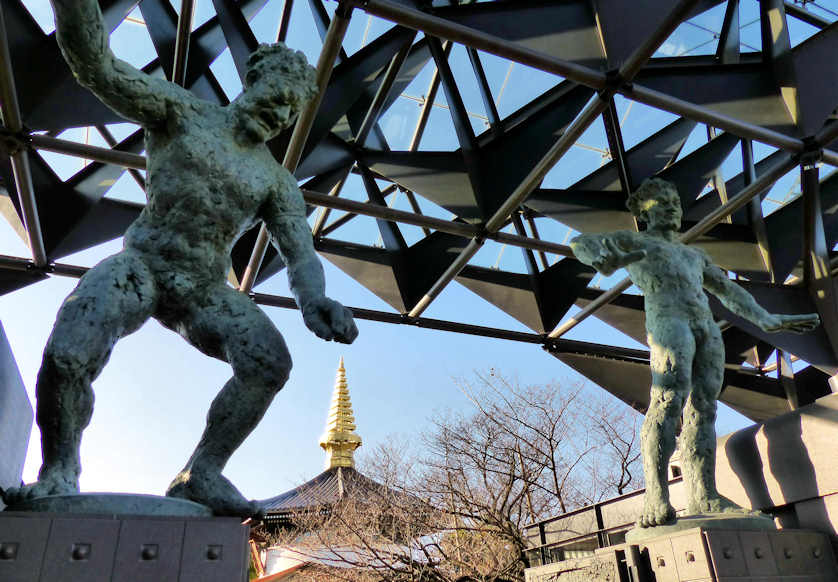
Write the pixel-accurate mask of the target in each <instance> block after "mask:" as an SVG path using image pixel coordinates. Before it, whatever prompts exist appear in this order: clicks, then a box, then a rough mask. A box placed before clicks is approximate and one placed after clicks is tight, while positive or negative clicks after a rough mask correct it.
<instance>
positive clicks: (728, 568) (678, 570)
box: [639, 528, 838, 582]
mask: <svg viewBox="0 0 838 582" xmlns="http://www.w3.org/2000/svg"><path fill="white" fill-rule="evenodd" d="M639 548H640V550H641V551H642V553H643V554H644V555H645V556H646V557H648V564H649V566H650V569H651V572H652V575H653V577H652V578H650V580H656V581H657V582H687V581H696V582H698V581H702V582H704V581H706V582H711V581H718V582H721V581H728V580H730V581H733V580H736V581H737V582H769V581H770V582H782V581H785V580H794V581H795V582H834V581H835V580H838V566H836V563H835V558H834V555H833V553H832V547H831V544H830V542H829V538H828V537H827V536H826V535H825V534H822V533H820V532H813V531H806V530H777V531H773V532H772V531H755V530H735V529H706V528H695V529H691V530H686V531H683V532H679V533H675V534H671V535H663V536H660V537H656V538H651V539H648V540H645V541H644V542H642V543H641V544H639ZM644 582H645V581H644Z"/></svg>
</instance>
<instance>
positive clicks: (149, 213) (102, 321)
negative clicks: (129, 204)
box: [5, 0, 358, 515]
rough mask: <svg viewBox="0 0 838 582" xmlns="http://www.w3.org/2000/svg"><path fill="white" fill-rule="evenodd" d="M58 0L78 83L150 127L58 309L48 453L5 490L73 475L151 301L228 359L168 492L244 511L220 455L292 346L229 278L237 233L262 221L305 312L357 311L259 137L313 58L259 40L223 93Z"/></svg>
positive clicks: (17, 497)
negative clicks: (186, 84)
mask: <svg viewBox="0 0 838 582" xmlns="http://www.w3.org/2000/svg"><path fill="white" fill-rule="evenodd" d="M52 5H53V8H54V10H55V20H56V27H57V35H58V43H59V46H60V47H61V50H62V52H63V53H64V57H65V58H66V60H67V62H68V63H69V65H70V68H71V69H72V71H73V73H74V74H75V76H76V78H77V79H78V81H79V83H81V84H82V85H84V86H85V87H87V88H89V89H90V90H91V91H92V92H93V93H94V94H96V95H97V96H98V97H99V98H100V99H101V100H102V101H103V102H104V103H105V104H106V105H108V106H109V107H110V108H111V109H113V110H114V111H116V112H117V113H119V114H120V115H121V116H123V117H125V118H126V119H129V120H131V121H134V122H136V123H139V124H140V125H141V126H142V127H143V128H144V129H145V138H146V152H147V157H148V170H147V171H148V175H147V186H146V194H147V197H148V204H147V205H146V207H145V208H144V209H143V211H142V213H141V214H140V216H139V218H138V219H137V220H136V221H135V222H134V223H133V224H132V225H131V226H130V227H129V229H128V230H127V232H126V233H125V238H124V248H123V250H122V251H121V252H119V253H117V254H116V255H113V256H111V257H109V258H107V259H105V260H104V261H102V262H101V263H100V264H98V265H97V266H96V267H94V268H93V269H91V270H90V271H89V272H88V273H87V274H86V275H85V276H84V277H82V279H81V281H80V282H79V284H78V287H76V289H75V290H74V291H73V292H72V293H71V294H70V296H69V297H67V299H66V300H65V301H64V304H63V305H62V307H61V310H60V311H59V314H58V318H57V321H56V323H55V328H54V329H53V331H52V335H51V336H50V339H49V342H48V344H47V346H46V349H45V350H44V357H43V363H42V366H41V370H40V373H39V375H38V384H37V399H38V401H37V421H38V425H39V427H40V429H41V438H42V441H41V442H42V452H43V465H42V467H41V470H40V473H39V477H38V481H37V482H36V483H33V484H31V485H27V486H24V487H22V488H21V489H17V490H13V491H9V492H6V494H5V498H6V501H7V503H9V504H10V505H14V504H15V503H16V502H20V501H23V500H26V499H28V498H32V497H39V496H44V495H53V494H67V493H74V492H77V491H78V488H79V484H78V479H79V473H80V471H81V464H80V459H79V446H80V442H81V435H82V431H83V430H84V428H85V427H86V426H87V424H88V423H89V421H90V417H91V414H92V411H93V392H92V389H91V382H93V380H94V379H95V378H96V377H97V376H98V375H99V373H100V372H101V370H102V368H103V366H104V365H105V363H106V361H107V359H108V356H109V355H110V352H111V349H112V348H113V346H114V344H115V343H116V341H117V340H119V338H121V337H124V336H125V335H128V334H130V333H132V332H133V331H135V330H136V329H138V328H139V327H140V326H141V325H142V324H143V323H144V322H145V321H146V320H147V319H148V318H149V317H154V318H156V319H157V320H158V321H160V323H162V324H163V325H164V326H166V327H168V328H169V329H172V330H174V331H176V332H177V333H179V334H180V335H181V336H183V337H184V338H185V339H186V340H187V341H188V342H189V343H191V344H192V345H193V346H195V347H196V348H198V349H199V350H201V351H202V352H203V353H205V354H207V355H209V356H212V357H214V358H218V359H221V360H224V361H226V362H228V363H229V364H230V365H231V367H232V369H233V377H232V378H231V379H230V380H229V381H228V382H227V383H226V384H225V385H224V387H223V388H222V390H221V392H220V393H219V394H218V396H217V397H216V398H215V400H214V401H213V403H212V405H211V406H210V410H209V413H208V415H207V424H206V429H205V431H204V433H203V435H202V436H201V439H200V441H199V443H198V445H197V447H196V449H195V452H194V453H193V454H192V456H191V458H190V459H189V461H188V462H187V464H186V466H185V467H184V468H183V470H182V471H181V472H180V473H179V474H178V475H177V477H175V479H174V481H173V482H172V483H171V485H170V486H169V489H168V491H167V495H170V496H175V497H182V498H186V499H191V500H194V501H197V502H200V503H203V504H206V505H208V506H210V507H211V508H212V509H213V511H214V512H215V513H216V514H229V515H251V514H254V513H256V512H258V511H259V508H258V507H256V505H255V504H254V503H252V502H249V501H247V500H246V499H245V498H244V497H243V496H242V495H241V494H240V493H239V492H238V490H237V489H236V488H235V487H234V486H233V485H232V484H231V483H230V482H229V481H228V480H227V479H225V478H224V477H223V476H222V475H221V471H222V470H223V468H224V466H225V464H226V463H227V461H228V459H229V458H230V456H231V455H232V453H233V451H235V450H236V448H238V446H239V445H240V444H241V443H242V441H243V440H244V438H245V437H246V436H247V435H248V434H249V433H250V432H251V431H252V430H253V428H254V427H255V426H256V424H257V423H258V422H259V420H260V419H261V418H262V416H263V414H264V413H265V411H266V410H267V408H268V405H269V404H270V403H271V401H272V400H273V397H274V395H275V394H276V393H277V392H278V391H279V390H280V388H281V387H282V386H283V384H284V383H285V381H286V380H287V379H288V374H289V372H290V370H291V357H290V355H289V353H288V349H287V348H286V346H285V342H284V341H283V339H282V336H281V335H280V333H279V332H278V331H277V329H276V328H275V327H274V325H273V323H272V322H271V321H270V320H269V319H268V317H267V316H266V315H265V314H264V313H263V312H262V311H261V310H260V309H259V308H258V307H257V306H256V305H255V304H254V303H253V301H252V300H251V299H250V298H248V297H247V296H246V295H244V294H242V293H239V292H238V291H236V290H235V289H233V288H231V287H230V286H228V285H227V284H226V276H227V273H228V271H229V270H230V266H231V259H230V251H231V249H232V247H233V244H234V243H235V242H236V240H237V239H238V238H239V237H240V236H241V235H242V233H243V232H245V231H246V230H248V229H249V228H251V227H252V226H254V225H255V224H258V222H259V221H264V223H265V224H266V225H267V228H268V230H269V231H270V233H271V235H272V238H273V242H274V244H275V245H276V246H277V248H278V250H279V252H280V254H281V256H282V258H283V260H284V261H285V264H286V265H287V268H288V278H289V283H290V287H291V290H292V292H293V294H294V297H295V298H296V300H297V304H298V306H299V307H300V310H301V311H302V316H303V319H304V321H305V323H306V325H307V326H308V328H309V329H310V330H311V331H313V332H314V333H315V334H317V335H318V336H319V337H321V338H323V339H325V340H336V341H341V342H346V343H350V342H352V341H353V340H354V339H355V337H356V336H357V333H358V332H357V329H356V327H355V324H354V322H353V319H352V314H351V312H350V311H349V310H348V309H346V308H345V307H343V306H342V305H340V304H339V303H337V302H335V301H333V300H331V299H329V298H327V297H326V296H325V294H324V292H325V282H324V277H323V268H322V266H321V264H320V262H319V260H318V258H317V256H316V254H315V251H314V247H313V243H312V237H311V230H310V228H309V225H308V222H307V220H306V214H305V205H304V203H303V199H302V195H301V193H300V190H299V188H298V187H297V183H296V180H295V179H294V177H293V176H292V175H291V174H290V173H289V172H288V171H287V170H286V169H285V168H283V167H282V166H281V165H279V164H278V163H277V162H276V160H275V159H274V157H273V156H272V155H271V153H270V152H269V151H268V148H267V147H266V146H265V141H267V140H269V139H271V138H273V137H275V136H276V135H278V134H279V132H280V131H281V130H282V129H283V128H285V127H287V126H288V125H289V124H290V123H291V122H292V121H293V119H294V117H295V116H296V114H297V112H298V111H299V110H300V109H301V108H302V107H303V106H304V104H305V103H306V102H307V101H308V100H309V99H311V98H312V97H313V96H314V94H315V91H316V84H315V77H314V70H313V69H312V68H311V67H310V66H309V65H308V64H307V63H306V60H305V57H304V56H303V55H302V53H299V52H294V51H291V50H289V49H287V48H285V47H284V46H283V45H281V44H277V45H262V46H260V47H259V49H258V50H256V51H255V52H254V53H253V54H252V55H251V57H250V59H249V61H248V64H247V65H248V71H247V76H246V79H245V87H244V90H243V92H242V94H241V95H240V96H239V97H238V98H236V99H235V100H234V101H233V102H232V103H230V104H229V105H228V106H226V107H223V106H220V105H216V104H213V103H209V102H207V101H203V100H200V99H198V98H196V97H195V96H194V95H193V94H191V93H190V92H188V91H186V90H185V89H183V88H181V87H179V86H177V85H175V84H173V83H170V82H167V81H165V80H162V79H158V78H153V77H150V76H148V75H146V74H144V73H142V72H140V71H138V70H137V69H135V68H134V67H132V66H130V65H129V64H127V63H125V62H123V61H121V60H119V59H117V58H116V57H115V56H114V55H113V53H112V52H111V50H110V48H109V47H108V36H107V34H106V32H105V29H104V27H103V23H102V14H101V12H100V9H99V6H98V4H97V2H96V1H95V0H52Z"/></svg>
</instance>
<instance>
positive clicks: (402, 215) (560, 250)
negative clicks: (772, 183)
mask: <svg viewBox="0 0 838 582" xmlns="http://www.w3.org/2000/svg"><path fill="white" fill-rule="evenodd" d="M303 198H304V199H305V201H306V204H311V205H313V206H322V207H325V208H332V209H334V210H343V211H345V212H349V213H351V214H356V215H361V216H370V217H372V218H381V219H384V220H391V221H393V222H400V223H403V224H411V225H413V226H421V227H425V228H429V229H433V230H438V231H440V232H447V233H449V234H454V235H457V236H461V237H463V238H474V237H477V236H480V235H481V234H482V235H484V236H485V237H486V238H488V239H490V240H493V241H496V242H499V243H503V244H508V245H512V246H516V247H521V248H525V249H532V250H534V251H541V252H545V253H552V254H555V255H560V256H562V257H572V256H573V251H571V250H570V247H569V246H567V245H560V244H557V243H552V242H549V241H544V240H541V239H537V238H530V237H523V236H517V235H514V234H508V233H505V232H494V233H484V232H481V229H480V228H479V227H477V226H474V225H472V224H469V223H467V222H453V221H450V220H443V219H441V218H434V217H432V216H427V215H423V214H413V213H411V212H405V211H404V210H396V209H395V208H390V207H389V206H379V205H378V204H370V203H368V202H356V201H354V200H347V199H346V198H337V197H334V196H329V195H328V194H322V193H320V192H314V191H312V190H303ZM341 218H342V217H341ZM329 227H331V225H329ZM326 230H328V228H327V229H326ZM324 232H325V230H324Z"/></svg>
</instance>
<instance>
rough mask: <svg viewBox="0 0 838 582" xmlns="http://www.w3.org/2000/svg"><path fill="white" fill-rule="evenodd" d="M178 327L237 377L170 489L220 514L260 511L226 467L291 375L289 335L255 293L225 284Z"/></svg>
mask: <svg viewBox="0 0 838 582" xmlns="http://www.w3.org/2000/svg"><path fill="white" fill-rule="evenodd" d="M179 330H180V331H181V333H183V335H184V337H186V339H187V340H188V341H189V342H190V343H192V345H194V346H195V347H197V348H198V349H200V350H201V351H202V352H204V353H205V354H207V355H210V356H212V357H215V358H219V359H221V360H224V361H226V362H229V363H230V365H231V366H232V368H233V377H232V378H231V379H230V380H229V381H228V382H227V383H226V384H225V385H224V387H223V388H222V389H221V392H219V394H218V396H216V398H215V400H213V402H212V404H211V405H210V409H209V413H208V414H207V425H206V429H205V430H204V434H203V435H202V436H201V439H200V441H199V442H198V446H197V447H196V448H195V452H194V453H193V454H192V456H191V457H190V459H189V461H188V462H187V463H186V466H185V467H184V468H183V470H182V471H181V472H180V473H179V474H178V475H177V477H175V479H174V480H173V481H172V483H171V485H169V489H168V491H167V492H166V495H169V496H172V497H183V498H186V499H191V500H193V501H196V502H198V503H203V504H204V505H208V506H209V507H211V508H212V509H213V511H214V512H215V514H216V515H238V516H249V515H255V514H258V513H259V512H260V508H259V507H258V505H257V504H256V503H254V502H250V501H248V500H247V499H245V498H244V497H243V496H242V495H241V493H239V491H238V490H237V489H236V488H235V487H234V486H233V485H232V484H231V483H230V482H229V481H228V480H227V479H225V478H224V477H222V475H221V471H222V470H223V469H224V466H225V465H226V464H227V461H228V460H229V458H230V456H231V455H232V454H233V452H234V451H235V450H236V449H237V448H238V447H239V445H240V444H241V443H242V441H244V439H245V437H247V435H249V434H250V432H251V431H252V430H253V429H254V428H255V427H256V425H257V424H258V423H259V421H260V420H261V418H262V416H263V415H264V414H265V411H266V410H267V409H268V406H269V405H270V403H271V401H272V400H273V398H274V396H275V395H276V393H277V392H278V391H279V390H280V388H282V386H283V385H284V384H285V381H286V380H287V379H288V375H289V373H290V371H291V356H290V354H289V353H288V349H287V348H286V346H285V341H284V340H283V339H282V336H281V335H280V334H279V331H277V329H276V327H274V325H273V323H272V322H271V320H270V319H268V317H267V316H266V315H265V313H264V312H263V311H262V310H261V309H260V308H259V307H258V306H257V305H256V304H255V303H254V302H253V301H252V300H251V299H250V298H248V297H247V296H246V295H244V294H242V293H240V292H238V291H235V290H234V289H231V288H229V287H226V286H219V287H218V288H216V289H215V290H213V291H212V292H211V293H210V295H209V297H208V298H207V299H206V301H203V306H202V307H201V309H200V310H198V311H196V312H195V313H194V314H193V315H191V316H190V317H189V318H188V319H187V320H186V321H182V322H181V325H180V326H179Z"/></svg>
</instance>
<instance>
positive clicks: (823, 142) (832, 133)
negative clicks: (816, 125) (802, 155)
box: [815, 121, 838, 147]
mask: <svg viewBox="0 0 838 582" xmlns="http://www.w3.org/2000/svg"><path fill="white" fill-rule="evenodd" d="M836 139H838V121H833V122H832V123H830V124H829V125H827V126H826V127H824V128H823V129H821V130H820V131H819V132H818V134H817V135H816V136H815V141H817V142H818V144H820V146H821V147H826V146H828V145H829V144H830V143H832V142H833V141H835V140H836Z"/></svg>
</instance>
